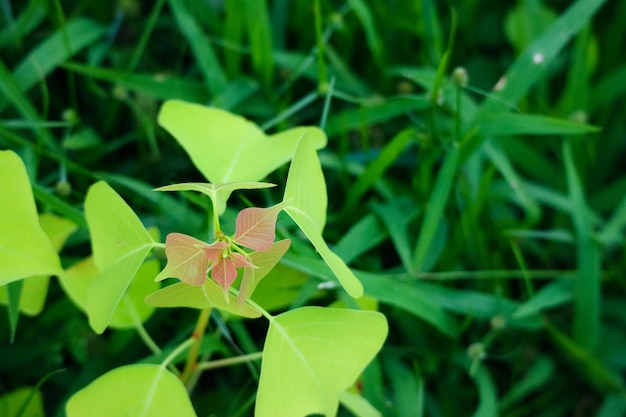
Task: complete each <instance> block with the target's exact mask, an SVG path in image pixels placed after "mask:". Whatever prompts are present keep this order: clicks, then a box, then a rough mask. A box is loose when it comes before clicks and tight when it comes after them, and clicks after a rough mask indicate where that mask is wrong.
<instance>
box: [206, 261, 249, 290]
mask: <svg viewBox="0 0 626 417" xmlns="http://www.w3.org/2000/svg"><path fill="white" fill-rule="evenodd" d="M244 267H250V268H254V265H252V264H251V263H250V262H249V261H248V260H247V259H246V257H245V256H243V255H242V254H240V253H231V254H230V255H229V256H228V257H225V258H224V257H223V258H222V259H220V260H218V261H217V262H215V263H214V264H213V267H212V268H211V277H212V278H213V279H214V280H215V282H217V283H218V284H220V286H221V287H222V288H223V289H224V292H226V291H228V289H229V288H230V286H231V285H232V284H233V281H234V280H235V278H237V268H244Z"/></svg>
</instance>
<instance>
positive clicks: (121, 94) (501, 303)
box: [0, 0, 626, 417]
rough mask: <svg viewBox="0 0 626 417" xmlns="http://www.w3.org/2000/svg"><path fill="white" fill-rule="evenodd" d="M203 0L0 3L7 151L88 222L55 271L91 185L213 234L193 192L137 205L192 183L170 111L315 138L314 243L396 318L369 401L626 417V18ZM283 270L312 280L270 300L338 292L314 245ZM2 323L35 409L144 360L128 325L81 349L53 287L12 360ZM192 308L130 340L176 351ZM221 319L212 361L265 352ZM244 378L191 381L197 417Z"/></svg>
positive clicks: (81, 252)
mask: <svg viewBox="0 0 626 417" xmlns="http://www.w3.org/2000/svg"><path fill="white" fill-rule="evenodd" d="M218 3H219V2H194V1H184V0H167V1H165V0H157V1H155V2H133V1H125V2H120V3H119V4H114V3H111V2H105V1H93V2H82V1H67V2H65V1H64V2H60V1H50V2H41V1H36V0H33V1H30V2H28V1H17V2H14V1H9V0H1V1H0V5H1V6H2V7H1V8H0V10H1V11H2V14H1V16H0V22H1V23H0V149H12V150H15V151H16V152H18V153H19V154H20V156H21V157H22V158H23V159H24V161H25V162H26V165H27V167H28V170H29V174H30V175H31V179H32V180H33V183H34V191H35V197H36V199H37V202H38V204H39V209H40V211H44V212H45V211H51V212H54V213H56V214H59V215H61V216H65V217H67V218H69V219H72V220H73V221H75V222H76V223H77V224H79V225H80V227H81V230H80V231H79V232H78V233H77V234H76V235H74V236H72V238H71V239H70V241H69V243H68V245H67V247H66V248H65V249H64V252H63V262H64V265H66V266H68V265H71V264H72V263H73V262H75V261H76V260H77V259H79V258H80V257H82V256H85V255H87V254H88V253H89V250H90V249H89V247H88V244H87V243H86V242H87V240H86V234H87V230H86V226H85V223H84V218H83V214H82V203H83V200H84V197H85V193H86V190H87V188H88V187H89V185H90V184H92V183H93V182H95V181H96V180H98V179H104V180H106V181H108V182H109V183H110V184H111V185H112V186H113V187H114V188H115V189H116V190H117V191H118V192H120V193H121V194H122V195H123V196H124V197H125V198H126V199H127V201H128V202H129V203H130V205H131V206H132V207H133V208H134V209H135V210H136V211H137V212H138V213H139V215H140V216H141V218H142V220H143V221H144V223H145V224H147V225H156V226H158V227H159V228H160V229H161V232H162V234H163V235H165V233H167V232H170V231H174V230H176V231H181V232H187V233H192V232H193V231H194V230H197V229H198V228H200V227H203V224H204V221H205V214H204V213H203V211H202V210H203V209H202V204H203V203H202V202H200V201H194V200H191V199H187V198H184V197H183V198H181V197H179V196H172V195H164V193H158V194H157V193H152V192H151V191H150V190H151V188H153V187H156V186H160V185H164V184H169V183H172V182H182V181H202V180H203V179H202V178H201V176H200V174H199V173H198V172H197V171H196V170H195V169H194V167H193V165H192V164H191V162H190V161H189V159H188V157H187V156H186V155H185V154H184V152H183V151H182V149H181V148H180V147H179V146H177V145H176V143H175V142H174V140H173V139H172V138H171V137H169V136H168V135H167V134H166V133H165V132H164V131H162V130H161V129H160V128H159V127H158V126H157V125H156V120H155V115H156V112H157V111H158V108H159V106H160V104H161V102H162V101H163V100H165V99H170V98H180V99H184V100H189V101H194V102H198V103H203V104H207V105H214V106H218V107H222V108H225V109H228V110H230V111H233V112H235V113H237V114H241V115H244V116H246V117H248V118H250V119H251V120H254V121H255V122H257V123H258V124H259V125H260V126H262V127H263V128H264V129H266V130H267V131H268V132H275V131H278V130H282V129H284V128H288V127H291V126H295V125H318V126H322V127H323V128H324V129H325V130H326V132H327V134H328V136H329V145H328V147H327V148H326V149H325V150H323V151H322V152H321V159H322V162H323V165H324V170H325V175H326V180H327V183H328V187H329V210H330V211H329V214H328V218H329V222H328V225H327V226H326V229H325V236H326V238H327V240H328V241H329V242H330V243H331V246H332V247H333V248H334V249H335V250H336V252H337V253H338V254H339V255H341V256H342V257H343V258H344V259H345V260H346V261H347V262H349V264H350V266H351V267H353V268H354V269H355V271H356V273H357V276H359V278H360V279H361V280H362V281H363V284H364V287H365V292H366V294H367V295H368V296H370V297H373V298H374V299H376V300H378V301H379V303H380V310H381V311H382V312H384V313H385V314H386V315H387V317H388V320H389V322H390V335H389V338H388V341H387V343H386V344H385V346H384V348H383V350H382V352H381V354H380V355H379V357H378V358H377V359H376V360H375V361H374V362H373V363H372V365H371V366H370V367H368V369H367V370H366V372H365V373H364V375H363V378H362V381H361V384H360V386H362V390H363V391H362V392H363V395H364V396H365V398H367V399H368V400H369V401H370V402H371V403H372V404H373V405H374V406H375V407H376V408H377V409H378V410H379V411H380V412H381V413H382V414H383V415H384V416H399V417H404V416H460V415H476V416H493V415H501V416H510V417H515V416H536V417H558V416H571V415H598V416H602V417H609V416H610V417H616V416H623V415H626V399H625V398H626V390H625V388H624V374H625V370H626V337H625V336H624V335H625V332H624V329H625V328H626V297H625V291H626V281H625V279H624V271H626V261H625V260H624V259H625V256H624V255H626V252H625V251H624V239H625V226H626V172H625V171H624V169H623V161H624V155H626V139H625V138H626V136H625V135H626V127H625V126H624V123H623V120H626V110H625V109H626V106H625V104H626V102H625V101H626V100H625V98H626V60H624V57H623V53H622V49H623V48H622V43H623V42H622V40H623V39H626V34H625V31H626V28H625V27H624V25H623V22H624V21H625V20H626V6H625V4H626V3H624V2H620V1H608V0H607V1H600V0H578V1H575V2H568V1H556V0H555V1H550V2H547V1H545V2H540V1H519V2H499V1H489V0H475V1H463V2H461V1H450V2H449V4H446V3H444V2H441V1H432V0H424V1H382V0H381V1H379V0H349V1H346V2H334V1H326V0H320V1H314V2H309V1H284V0H282V1H281V0H276V1H273V2H270V1H258V2H245V1H239V0H237V1H235V0H229V1H227V2H226V6H225V8H221V7H219V6H217V4H218ZM252 3H254V4H253V5H252ZM459 66H460V67H464V68H465V69H466V70H467V73H468V83H467V84H464V83H458V82H454V79H453V78H451V74H452V72H453V70H454V68H456V67H459ZM503 76H504V77H505V81H506V82H502V81H501V82H500V83H499V80H501V79H502V78H501V77H503ZM496 85H497V86H498V87H497V88H495V89H494V86H496ZM285 173H286V170H285V169H282V170H279V172H277V173H275V174H273V175H272V177H271V178H270V179H271V180H273V181H276V182H277V183H279V185H283V183H284V174H285ZM67 183H69V184H71V191H69V192H62V190H63V187H64V186H65V185H66V184H67ZM279 188H280V187H279ZM280 192H281V190H280V189H279V190H278V191H277V192H276V194H273V193H272V192H270V191H268V192H266V193H265V194H263V195H264V198H265V200H266V201H268V202H269V201H272V200H274V201H275V200H276V199H278V198H280ZM0 198H3V196H0ZM250 198H258V197H257V196H256V195H255V196H250ZM233 203H234V204H235V205H240V206H243V205H244V204H245V201H243V200H241V199H239V200H237V199H235V200H233ZM259 203H261V204H262V203H263V201H260V202H259ZM279 225H281V226H280V227H279V233H282V234H285V235H289V234H290V233H291V232H292V230H291V229H290V228H289V224H288V223H286V222H283V223H281V222H279ZM281 228H282V229H281ZM284 264H285V265H286V266H288V267H291V268H293V270H295V272H294V274H296V275H297V274H298V273H301V272H303V273H305V274H306V275H305V276H304V280H305V281H306V282H307V283H306V284H305V285H304V286H302V288H301V289H300V290H299V291H297V292H295V293H294V292H292V293H289V294H286V295H284V299H283V300H281V303H282V304H280V303H279V304H280V305H282V308H285V307H286V306H288V305H290V304H291V305H293V306H296V305H302V304H305V303H311V302H315V303H326V304H327V303H330V302H332V301H333V300H335V299H336V298H338V297H340V295H339V294H335V293H333V292H328V293H326V294H324V295H323V298H321V299H320V298H316V299H315V301H312V300H313V297H314V296H319V294H317V293H316V284H317V283H318V282H319V280H320V279H326V278H328V277H329V271H328V270H327V269H325V267H324V264H323V263H322V262H319V261H318V260H317V258H315V257H313V256H312V253H311V250H310V248H309V246H308V245H307V244H306V243H305V242H298V241H295V242H294V244H293V250H292V251H291V252H290V253H289V254H288V256H286V258H285V260H284ZM293 270H292V271H293ZM298 271H300V272H298ZM307 276H308V277H309V278H308V281H307V278H306V277H307ZM285 279H294V280H297V279H299V278H295V275H294V277H289V278H285ZM299 282H301V281H299ZM3 311H4V310H3ZM2 314H3V317H0V320H1V321H0V323H2V324H0V337H1V338H0V340H1V342H0V394H1V393H5V392H9V391H12V390H14V389H17V388H19V387H23V386H35V385H36V384H37V383H38V382H39V381H41V380H43V378H44V377H45V376H46V375H47V374H49V373H50V372H52V371H55V370H57V369H65V371H64V372H61V373H56V374H53V375H51V376H50V378H48V379H46V380H45V381H44V382H43V384H42V386H41V392H42V393H43V401H44V405H45V409H46V415H49V416H62V415H64V414H63V402H64V401H65V399H66V398H67V396H69V395H71V394H72V393H73V392H75V391H76V390H77V389H79V388H81V387H82V386H84V385H85V384H86V383H87V382H88V381H90V380H92V379H93V378H95V377H97V376H98V375H100V374H102V373H104V372H106V371H107V370H109V369H111V368H112V367H115V366H119V365H123V364H128V363H133V362H137V361H140V360H142V359H145V357H147V356H148V355H149V353H148V351H147V350H146V348H145V347H144V346H143V345H142V344H141V342H140V340H139V338H138V336H137V335H136V334H134V333H133V332H110V333H107V334H105V335H104V336H102V337H96V336H95V335H94V334H93V333H92V332H91V331H90V330H89V327H88V324H87V321H86V318H85V317H84V316H83V315H82V313H80V312H79V311H78V310H77V309H76V308H75V307H73V305H72V304H71V302H70V301H69V300H67V299H66V298H65V297H64V296H63V293H62V291H61V289H60V288H59V287H58V285H56V284H55V283H54V282H53V284H52V287H51V289H50V293H49V295H48V299H47V304H46V308H45V309H44V312H43V313H42V314H41V315H40V316H38V317H26V316H21V317H20V320H19V323H18V328H17V334H16V340H15V343H14V344H12V345H11V344H9V343H8V340H9V327H8V325H5V324H4V323H8V320H7V319H6V317H4V315H6V314H5V313H4V312H3V313H2ZM194 319H195V315H194V313H193V312H190V311H178V310H177V311H160V312H157V313H156V314H155V316H154V317H153V318H151V319H150V321H148V322H147V323H146V328H147V330H148V331H149V332H150V334H151V335H153V337H154V338H155V340H156V341H157V342H158V343H160V344H161V345H162V346H169V345H172V344H174V343H175V342H176V341H177V340H180V338H182V337H185V336H186V334H181V333H180V332H177V330H178V329H180V328H181V323H184V325H183V327H182V328H183V330H188V331H191V329H192V326H193V321H194ZM185 326H187V327H185ZM220 326H222V321H220V320H219V319H218V318H216V320H215V321H213V330H214V332H215V334H214V335H212V336H211V337H212V338H211V340H208V339H207V347H206V350H207V352H209V351H212V352H219V353H220V354H221V355H224V356H232V355H237V354H240V353H241V352H245V353H250V352H254V351H256V350H258V349H260V348H261V347H262V342H263V335H264V328H263V326H264V325H263V324H260V323H256V322H244V323H237V324H234V325H232V326H230V325H229V327H227V328H226V327H220ZM226 329H227V330H228V333H226V335H227V336H222V337H218V335H219V334H220V331H223V332H225V331H226ZM231 337H232V338H231ZM211 343H212V344H211ZM153 360H154V359H153ZM255 375H256V373H255V371H254V369H253V370H251V369H249V368H245V367H241V368H229V369H226V370H220V371H215V372H210V373H208V374H206V375H205V376H203V380H202V383H201V384H200V385H199V386H198V388H197V389H196V391H195V392H194V393H193V397H192V398H193V400H194V402H195V404H196V405H197V407H198V413H199V415H217V416H234V415H252V408H253V407H252V405H253V397H254V392H255V389H256V384H255V382H254V379H255ZM225 398H226V399H228V400H227V401H226V400H224V399H225ZM341 413H342V415H350V414H349V413H348V412H347V411H346V410H341Z"/></svg>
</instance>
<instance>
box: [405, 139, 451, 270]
mask: <svg viewBox="0 0 626 417" xmlns="http://www.w3.org/2000/svg"><path fill="white" fill-rule="evenodd" d="M459 156H460V148H459V147H458V146H454V147H453V148H452V149H451V150H450V151H449V152H448V154H447V155H446V157H445V160H444V162H443V166H442V167H441V171H440V173H439V176H438V178H437V181H436V183H435V187H434V189H433V192H432V194H431V195H430V198H429V200H428V205H427V210H426V214H425V215H424V220H423V221H422V227H421V228H420V235H419V238H418V239H417V246H416V247H415V252H414V253H413V267H414V269H415V270H416V271H418V272H419V271H422V269H423V266H424V263H425V261H426V254H427V253H428V250H429V248H430V245H431V244H432V242H433V240H434V238H435V234H436V233H437V228H438V227H439V222H440V221H441V218H442V216H443V211H444V209H445V207H446V203H447V202H448V197H449V196H450V191H451V190H452V186H453V185H454V179H455V178H456V169H457V166H458V164H459Z"/></svg>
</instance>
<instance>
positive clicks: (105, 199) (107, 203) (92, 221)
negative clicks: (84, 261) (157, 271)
mask: <svg viewBox="0 0 626 417" xmlns="http://www.w3.org/2000/svg"><path fill="white" fill-rule="evenodd" d="M85 214H86V217H87V223H88V225H89V230H90V232H91V243H92V249H93V257H94V262H95V264H96V266H97V267H98V271H99V272H100V274H99V275H98V276H97V277H96V278H95V279H94V280H93V281H92V282H91V285H90V288H89V293H88V303H87V313H88V315H89V323H90V325H91V327H92V328H93V329H94V331H95V332H97V333H102V332H103V331H104V329H105V328H106V327H107V325H108V324H109V322H110V321H111V317H112V316H113V312H114V311H115V309H116V307H117V306H118V304H119V303H120V302H121V300H122V297H123V295H124V293H125V292H126V290H127V288H128V286H129V284H130V282H131V281H132V279H133V277H134V276H135V274H136V273H137V270H138V269H139V267H140V266H141V264H142V263H143V261H144V259H145V257H146V255H147V254H148V252H149V251H150V249H152V247H153V246H154V242H153V240H152V238H151V237H150V235H149V234H148V232H147V231H146V229H145V228H144V227H143V225H142V224H141V221H140V220H139V218H138V217H137V215H136V214H135V213H134V212H133V210H132V209H131V208H130V207H129V206H128V205H127V204H126V203H125V202H124V200H123V199H122V197H120V196H119V194H117V193H116V192H115V191H114V190H113V189H112V188H111V187H110V186H109V185H108V184H106V183H105V182H103V181H100V182H98V183H96V184H94V185H92V186H91V187H90V188H89V191H88V192H87V197H86V199H85Z"/></svg>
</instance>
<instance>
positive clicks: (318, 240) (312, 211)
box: [283, 138, 363, 298]
mask: <svg viewBox="0 0 626 417" xmlns="http://www.w3.org/2000/svg"><path fill="white" fill-rule="evenodd" d="M283 202H284V203H285V204H286V205H285V212H287V214H288V215H289V216H290V217H291V218H292V219H293V221H294V222H296V224H297V225H298V227H300V229H302V231H303V232H304V234H305V235H306V236H307V237H308V238H309V240H310V241H311V243H312V244H313V246H315V249H317V251H318V252H319V254H320V256H321V257H322V258H323V259H324V261H326V263H327V264H328V266H329V267H330V269H332V271H333V273H334V274H335V275H336V276H337V279H338V280H339V282H340V283H341V285H342V286H343V288H344V289H345V290H346V291H347V292H348V294H350V295H351V296H353V297H355V298H358V297H360V296H361V295H363V285H361V282H360V281H359V280H358V279H357V277H356V276H355V275H354V273H353V272H352V271H351V270H350V268H348V266H347V265H346V264H345V262H344V261H343V260H341V258H340V257H339V256H337V255H336V254H335V253H334V252H332V251H331V250H330V248H329V247H328V245H327V244H326V242H325V241H324V238H323V237H322V230H323V228H324V224H325V223H326V205H327V196H326V182H325V181H324V174H323V172H322V167H321V165H320V161H319V159H318V158H317V153H316V152H315V149H314V147H313V144H312V143H311V141H310V140H308V139H307V138H302V139H301V140H300V142H299V143H298V147H297V148H296V152H295V154H294V156H293V161H292V163H291V167H290V168H289V176H288V177H287V185H286V186H285V195H284V197H283Z"/></svg>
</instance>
